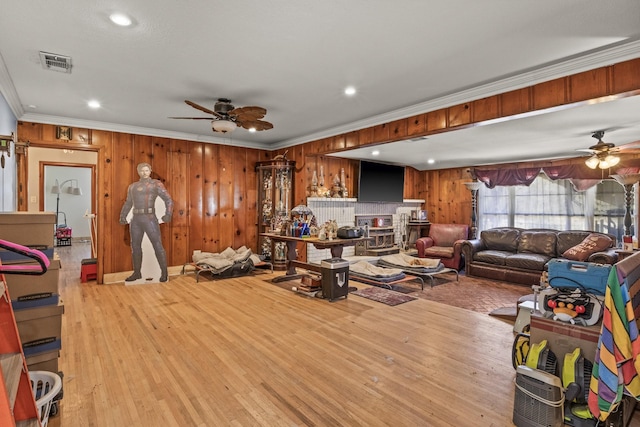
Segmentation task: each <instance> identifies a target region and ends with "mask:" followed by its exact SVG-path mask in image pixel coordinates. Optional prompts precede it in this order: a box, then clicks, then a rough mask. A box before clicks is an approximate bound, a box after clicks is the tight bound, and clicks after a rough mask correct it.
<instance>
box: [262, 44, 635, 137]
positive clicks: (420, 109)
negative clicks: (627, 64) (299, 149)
mask: <svg viewBox="0 0 640 427" xmlns="http://www.w3.org/2000/svg"><path fill="white" fill-rule="evenodd" d="M638 57H640V40H634V41H631V42H625V43H622V44H619V45H617V46H615V47H612V48H608V49H603V50H600V51H597V52H593V53H590V54H587V55H580V56H576V57H573V58H572V59H569V60H567V61H562V62H558V63H554V64H551V65H548V66H545V67H541V68H537V69H535V70H531V71H528V72H525V73H521V74H517V75H514V76H511V77H507V78H504V79H501V80H497V81H495V82H490V83H486V84H483V85H479V86H475V87H473V88H470V89H467V90H463V91H460V92H456V93H453V94H449V95H445V96H443V97H439V98H435V99H432V100H429V101H425V102H422V103H419V104H415V105H411V106H408V107H405V108H401V109H398V110H394V111H390V112H388V113H384V114H379V115H377V116H372V117H369V118H366V119H363V120H359V121H357V122H352V123H349V124H345V125H342V126H338V127H334V128H331V129H326V130H324V131H321V132H316V133H313V134H311V135H306V136H303V137H300V138H293V139H289V140H286V141H281V142H279V143H277V144H275V145H273V148H272V149H278V148H286V147H290V146H293V145H298V144H304V143H306V142H310V141H315V140H318V139H323V138H327V137H330V136H334V135H340V134H343V133H347V132H351V131H354V130H358V129H364V128H368V127H372V126H376V125H379V124H382V123H389V122H393V121H395V120H399V119H404V118H407V117H412V116H415V115H418V114H422V113H426V112H429V111H436V110H440V109H442V108H448V107H451V106H453V105H458V104H462V103H465V102H470V101H473V100H476V99H482V98H486V97H489V96H493V95H498V94H501V93H504V92H509V91H512V90H516V89H521V88H523V87H528V86H532V85H536V84H538V83H543V82H546V81H550V80H554V79H557V78H561V77H566V76H569V75H572V74H577V73H581V72H584V71H589V70H593V69H596V68H600V67H606V66H609V65H613V64H616V63H618V62H624V61H628V60H630V59H635V58H638Z"/></svg>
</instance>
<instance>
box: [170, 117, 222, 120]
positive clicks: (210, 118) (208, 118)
mask: <svg viewBox="0 0 640 427" xmlns="http://www.w3.org/2000/svg"><path fill="white" fill-rule="evenodd" d="M169 118H170V119H186V120H215V118H214V117H169Z"/></svg>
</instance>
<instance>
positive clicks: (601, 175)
mask: <svg viewBox="0 0 640 427" xmlns="http://www.w3.org/2000/svg"><path fill="white" fill-rule="evenodd" d="M625 163H626V164H625V165H620V167H617V168H616V169H615V170H614V169H608V170H602V169H590V168H588V167H587V166H586V165H585V164H583V163H574V164H569V165H562V166H543V167H534V168H519V169H507V168H503V169H478V168H472V169H471V176H472V177H473V178H474V179H477V180H478V181H480V182H483V183H484V184H485V185H486V186H487V187H488V188H495V187H496V186H498V185H526V186H529V185H531V183H532V182H533V180H535V179H536V177H537V176H538V174H540V172H544V173H545V174H546V175H547V176H548V177H549V179H552V180H556V179H568V180H569V181H570V182H571V184H572V185H573V187H574V188H575V189H576V191H585V190H587V189H589V188H591V187H593V186H594V185H597V184H598V183H599V182H601V181H602V180H603V179H607V178H609V176H610V175H614V174H618V175H622V174H629V173H638V172H640V159H633V160H632V161H628V162H625Z"/></svg>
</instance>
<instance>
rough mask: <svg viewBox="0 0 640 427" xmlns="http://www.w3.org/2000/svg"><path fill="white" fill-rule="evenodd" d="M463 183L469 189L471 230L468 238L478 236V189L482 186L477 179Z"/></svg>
mask: <svg viewBox="0 0 640 427" xmlns="http://www.w3.org/2000/svg"><path fill="white" fill-rule="evenodd" d="M464 185H466V187H467V188H468V189H469V191H471V232H470V235H469V238H470V239H475V238H477V237H478V191H479V190H480V187H482V183H481V182H479V181H472V182H465V183H464Z"/></svg>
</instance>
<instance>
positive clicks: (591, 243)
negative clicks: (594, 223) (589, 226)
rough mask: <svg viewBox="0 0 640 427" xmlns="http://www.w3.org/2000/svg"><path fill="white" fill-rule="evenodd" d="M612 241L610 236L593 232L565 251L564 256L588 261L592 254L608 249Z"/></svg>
mask: <svg viewBox="0 0 640 427" xmlns="http://www.w3.org/2000/svg"><path fill="white" fill-rule="evenodd" d="M611 243H612V241H611V238H610V237H609V236H605V235H604V234H597V233H591V234H589V235H588V236H587V237H585V238H584V240H583V241H582V242H580V243H578V244H577V245H575V246H574V247H572V248H569V249H567V250H566V251H564V253H563V254H562V256H563V257H565V258H566V259H570V260H573V261H586V260H587V259H588V258H589V256H591V254H594V253H596V252H599V251H603V250H605V249H607V248H608V247H610V246H611Z"/></svg>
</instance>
